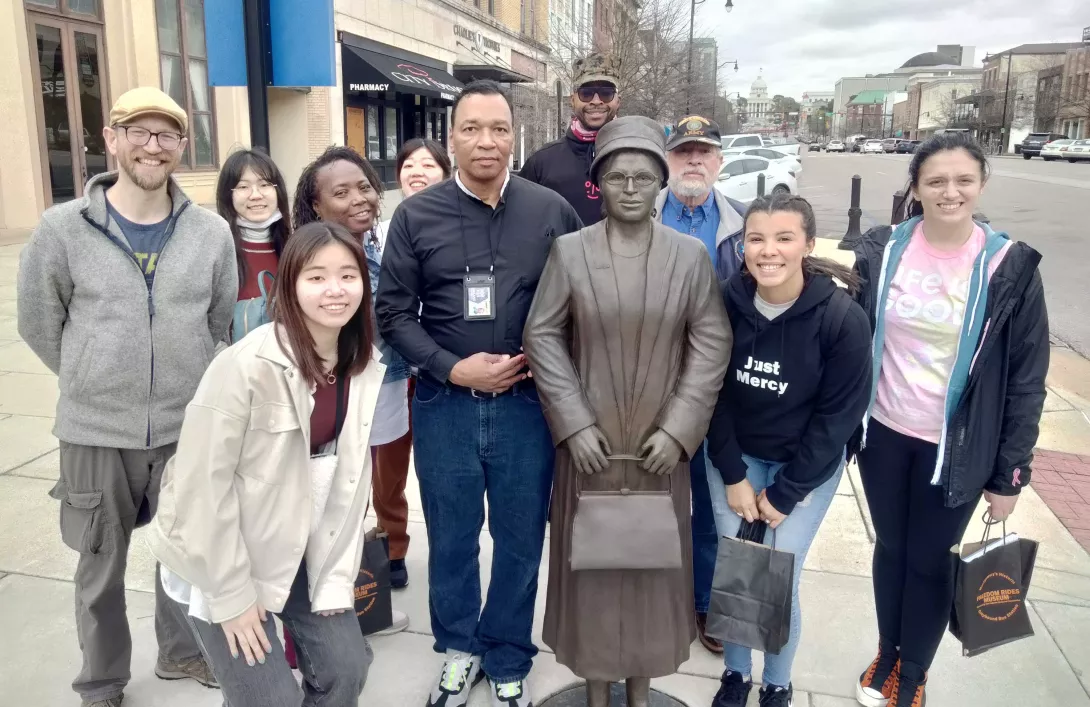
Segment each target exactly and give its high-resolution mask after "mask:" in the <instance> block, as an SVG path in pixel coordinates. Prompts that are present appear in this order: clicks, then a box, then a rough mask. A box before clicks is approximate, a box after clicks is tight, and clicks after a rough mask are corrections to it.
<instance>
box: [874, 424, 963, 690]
mask: <svg viewBox="0 0 1090 707" xmlns="http://www.w3.org/2000/svg"><path fill="white" fill-rule="evenodd" d="M937 454H938V445H935V444H931V443H930V442H925V441H923V440H921V439H916V438H914V437H908V436H906V435H903V434H900V433H899V432H894V431H893V430H891V429H890V428H888V427H886V426H885V425H883V424H881V423H879V422H877V421H876V420H874V419H872V420H871V421H870V424H869V429H868V432H867V446H866V449H864V450H862V451H861V452H860V453H859V473H860V476H861V477H862V479H863V490H864V491H865V492H866V495H867V505H868V506H869V507H870V514H871V518H872V520H873V521H874V532H875V535H876V536H877V542H876V543H875V545H874V565H873V575H874V604H875V607H876V608H877V610H878V632H879V634H880V635H881V637H882V638H884V639H885V640H887V641H889V642H891V643H892V644H893V645H896V646H900V648H901V660H902V661H905V662H911V663H915V664H916V665H918V666H920V667H921V668H923V669H924V670H927V669H928V668H930V667H931V661H932V660H934V658H935V653H936V651H938V649H939V643H940V642H941V641H942V634H943V633H944V632H945V631H946V624H947V623H948V622H949V620H950V605H951V602H952V601H953V597H954V564H953V562H952V561H951V556H950V547H951V546H953V545H955V544H957V543H959V542H961V536H962V535H964V534H965V528H966V527H967V526H968V525H969V520H970V519H971V518H972V515H973V511H974V509H975V508H976V506H977V504H976V501H977V500H978V499H974V500H973V501H971V502H969V503H965V504H964V505H961V506H958V507H957V508H947V507H946V505H945V503H944V501H943V499H944V493H943V489H942V486H932V485H931V477H932V475H933V474H934V471H935V457H936V455H937Z"/></svg>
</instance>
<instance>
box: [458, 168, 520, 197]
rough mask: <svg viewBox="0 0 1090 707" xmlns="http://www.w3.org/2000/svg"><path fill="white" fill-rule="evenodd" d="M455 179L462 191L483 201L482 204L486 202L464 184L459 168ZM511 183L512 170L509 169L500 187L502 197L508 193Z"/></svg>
mask: <svg viewBox="0 0 1090 707" xmlns="http://www.w3.org/2000/svg"><path fill="white" fill-rule="evenodd" d="M454 181H455V182H457V183H458V188H459V189H461V190H462V191H464V192H465V193H466V194H468V195H469V196H470V197H471V198H473V199H476V200H477V201H479V202H481V203H482V204H483V203H484V199H482V198H481V197H479V196H477V195H476V194H474V193H473V192H471V191H470V190H469V187H467V186H466V185H465V184H462V177H461V176H460V175H459V173H458V170H454ZM510 183H511V170H507V173H506V174H505V175H504V177H503V186H502V187H500V199H503V197H504V195H506V194H507V185H508V184H510Z"/></svg>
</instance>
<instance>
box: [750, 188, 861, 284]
mask: <svg viewBox="0 0 1090 707" xmlns="http://www.w3.org/2000/svg"><path fill="white" fill-rule="evenodd" d="M781 212H788V213H793V214H798V215H799V216H800V217H801V218H802V228H803V231H805V233H806V242H807V243H813V242H814V239H816V238H817V219H816V218H815V217H814V209H813V207H812V206H810V202H809V201H807V200H806V199H803V198H802V197H801V196H795V195H793V194H788V193H782V194H781V193H777V192H773V193H772V194H770V195H769V196H759V197H757V198H756V199H754V200H753V203H751V204H750V205H749V208H748V209H746V215H745V217H744V219H743V224H742V234H743V235H742V237H743V238H745V232H746V226H748V225H749V217H750V216H752V215H753V214H757V213H761V214H768V215H770V216H771V215H772V214H774V213H781ZM744 272H745V274H746V276H747V277H752V275H751V274H750V272H749V270H748V269H746V270H744ZM802 272H803V275H804V276H805V277H807V278H809V277H812V276H813V275H827V276H829V277H831V278H833V279H836V280H840V281H841V282H842V283H844V286H845V287H847V288H848V292H849V293H851V294H853V295H854V294H855V293H856V292H858V291H859V288H860V287H861V286H862V280H861V279H860V278H859V276H858V275H856V274H855V273H854V272H853V271H852V270H851V268H849V267H847V266H845V265H841V264H840V263H838V262H836V261H835V260H830V259H829V258H819V257H816V256H813V255H810V256H807V257H805V258H803V259H802Z"/></svg>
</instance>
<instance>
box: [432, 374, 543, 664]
mask: <svg viewBox="0 0 1090 707" xmlns="http://www.w3.org/2000/svg"><path fill="white" fill-rule="evenodd" d="M412 414H413V430H412V432H413V450H414V452H415V454H416V474H417V477H418V478H419V479H420V500H421V502H422V504H423V508H424V521H425V522H426V523H427V531H428V543H429V545H430V551H429V554H428V582H429V584H430V586H429V592H428V604H429V607H430V609H431V628H432V634H433V635H434V636H435V646H434V647H435V650H436V651H437V652H440V653H443V652H445V651H447V650H455V651H460V652H464V653H470V654H473V655H478V656H481V658H482V661H481V667H482V669H483V670H484V673H485V675H487V676H488V677H489V678H491V679H492V681H493V682H499V683H503V682H511V681H514V680H521V679H522V678H525V677H526V676H527V675H528V674H529V672H530V667H531V665H532V661H533V658H534V656H535V655H537V648H536V647H535V646H534V643H533V640H532V639H531V630H532V627H533V622H534V602H535V600H536V598H537V579H538V567H539V566H540V564H541V551H542V547H543V545H544V542H545V521H546V519H547V514H548V509H549V497H550V493H551V490H552V484H553V459H554V450H553V442H552V437H551V436H550V434H549V428H548V425H546V423H545V416H544V415H543V414H542V412H541V403H540V402H539V400H538V397H537V391H536V390H535V389H534V388H533V387H532V386H527V387H519V388H518V389H517V390H515V391H513V392H508V393H505V394H504V395H500V396H498V397H495V398H493V397H482V398H476V397H473V396H471V395H469V394H468V393H466V392H464V391H461V390H456V389H452V388H450V387H447V386H440V385H437V384H436V383H435V382H434V381H431V380H428V379H427V378H426V377H423V376H422V377H421V378H420V380H419V381H418V382H417V385H416V393H415V395H414V396H413V409H412ZM486 496H487V498H488V510H489V514H488V530H489V533H490V534H491V535H492V541H493V544H494V549H493V553H492V581H491V582H490V583H489V586H488V596H487V600H486V601H485V604H484V610H483V611H482V610H481V573H480V562H479V559H478V556H479V554H480V534H481V528H482V527H483V525H484V518H485V514H484V508H485V504H484V501H485V497H486Z"/></svg>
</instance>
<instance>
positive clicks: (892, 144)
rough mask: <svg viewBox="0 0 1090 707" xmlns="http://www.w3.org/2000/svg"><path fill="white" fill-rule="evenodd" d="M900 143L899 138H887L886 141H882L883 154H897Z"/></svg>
mask: <svg viewBox="0 0 1090 707" xmlns="http://www.w3.org/2000/svg"><path fill="white" fill-rule="evenodd" d="M899 142H900V139H898V138H895V137H887V138H886V139H885V140H883V141H882V152H896V151H897V143H899Z"/></svg>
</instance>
